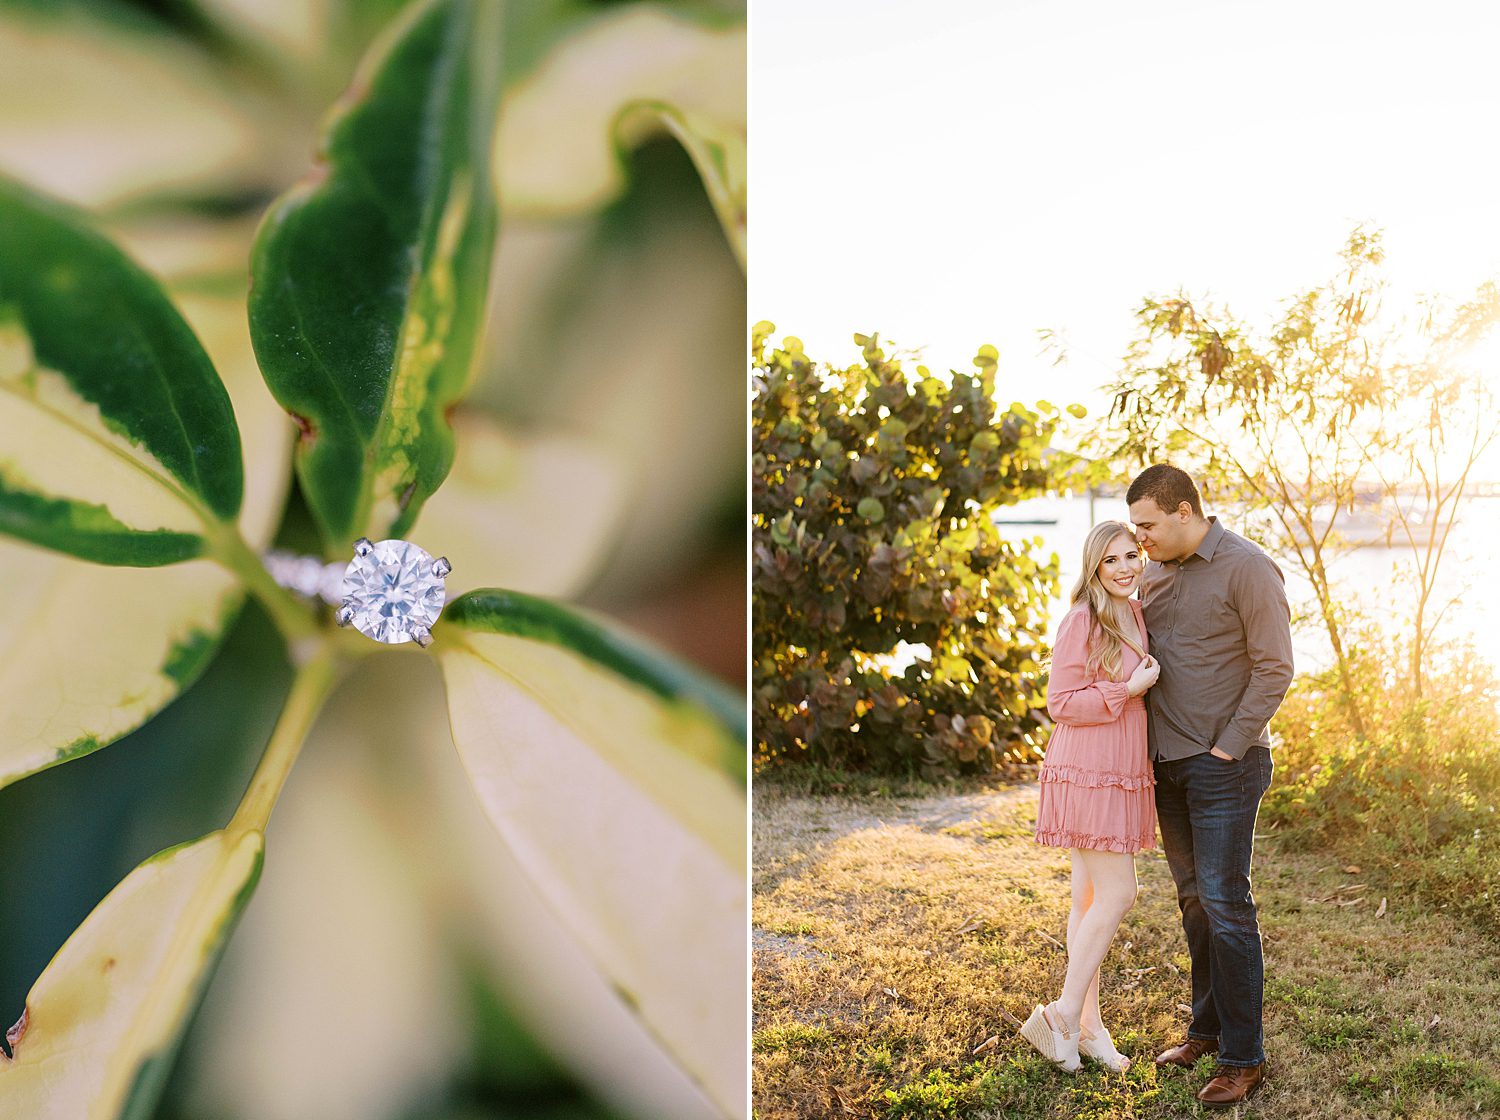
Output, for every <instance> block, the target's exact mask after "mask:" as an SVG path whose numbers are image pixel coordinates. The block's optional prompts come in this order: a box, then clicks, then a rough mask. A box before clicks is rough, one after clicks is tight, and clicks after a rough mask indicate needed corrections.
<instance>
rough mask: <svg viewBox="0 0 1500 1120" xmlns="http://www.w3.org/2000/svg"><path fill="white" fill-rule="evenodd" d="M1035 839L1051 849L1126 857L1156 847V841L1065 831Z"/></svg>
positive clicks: (1044, 834) (1040, 834)
mask: <svg viewBox="0 0 1500 1120" xmlns="http://www.w3.org/2000/svg"><path fill="white" fill-rule="evenodd" d="M1035 839H1036V842H1037V843H1038V844H1042V845H1045V846H1046V847H1049V848H1084V849H1086V850H1088V851H1093V852H1123V853H1125V854H1126V855H1134V854H1135V853H1136V852H1140V851H1144V850H1145V849H1147V848H1154V847H1156V842H1155V841H1154V840H1151V841H1147V842H1145V843H1142V842H1141V841H1139V840H1131V839H1127V838H1125V837H1121V836H1094V835H1091V834H1089V833H1086V832H1066V831H1063V830H1054V831H1050V832H1038V833H1037V834H1036V837H1035Z"/></svg>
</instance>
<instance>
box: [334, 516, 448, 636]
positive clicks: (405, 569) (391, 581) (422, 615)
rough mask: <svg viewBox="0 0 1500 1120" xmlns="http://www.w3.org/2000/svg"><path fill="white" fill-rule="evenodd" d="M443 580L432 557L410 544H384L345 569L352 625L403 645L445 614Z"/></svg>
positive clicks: (345, 594) (346, 600)
mask: <svg viewBox="0 0 1500 1120" xmlns="http://www.w3.org/2000/svg"><path fill="white" fill-rule="evenodd" d="M444 594H445V591H444V588H443V578H442V577H441V576H439V575H438V574H437V573H436V572H435V571H433V559H432V557H431V556H429V555H427V553H425V552H423V551H422V550H421V549H420V548H418V547H417V546H416V545H414V544H408V543H407V542H406V541H394V540H393V541H381V542H380V543H379V544H377V545H375V546H374V547H372V548H371V549H370V551H369V552H367V553H365V555H363V556H356V557H355V558H354V559H353V560H352V561H351V562H350V564H349V566H348V567H347V568H345V569H344V585H343V588H342V599H343V602H344V605H345V606H347V607H349V609H350V612H351V614H352V617H351V618H350V620H349V622H350V625H352V626H353V627H354V628H355V629H356V630H358V631H359V632H360V633H361V634H367V635H368V636H370V637H371V638H374V639H375V640H376V641H377V642H386V643H388V644H390V645H399V644H400V643H401V642H410V641H414V640H416V635H417V633H418V632H419V631H423V630H431V629H432V624H433V623H434V622H436V621H437V617H438V615H439V614H441V613H442V611H443V597H444Z"/></svg>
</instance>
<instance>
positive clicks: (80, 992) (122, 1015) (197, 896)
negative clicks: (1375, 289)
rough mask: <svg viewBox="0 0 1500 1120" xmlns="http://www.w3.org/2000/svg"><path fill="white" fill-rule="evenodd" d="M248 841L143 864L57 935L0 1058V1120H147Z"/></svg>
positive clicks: (235, 911)
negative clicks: (68, 931) (8, 1052)
mask: <svg viewBox="0 0 1500 1120" xmlns="http://www.w3.org/2000/svg"><path fill="white" fill-rule="evenodd" d="M263 848H264V844H263V838H262V836H261V834H260V833H259V832H240V833H228V832H213V833H210V834H209V835H207V836H205V837H203V838H202V839H200V840H196V841H193V842H192V843H190V844H185V845H183V846H181V847H178V848H171V849H168V850H167V851H165V852H162V853H161V854H159V855H156V856H153V857H152V858H151V859H149V860H147V861H146V862H145V863H143V864H141V865H140V866H139V867H137V868H136V869H135V870H134V871H132V872H131V873H130V874H129V875H127V876H126V877H125V879H124V880H123V881H122V882H121V883H120V885H119V886H117V887H116V888H115V889H114V890H113V891H111V892H110V893H109V895H108V896H107V897H106V898H105V899H104V901H103V902H101V903H100V904H99V905H98V906H97V907H96V908H95V909H94V911H93V913H92V914H90V915H89V916H88V918H87V919H85V921H84V923H83V925H81V926H79V927H78V929H77V930H76V931H75V932H74V933H73V936H71V937H70V938H68V940H67V942H66V943H65V944H64V945H63V947H62V948H61V949H60V950H58V953H57V956H56V957H54V958H53V959H52V963H51V964H49V965H48V966H47V968H46V971H44V972H43V973H42V975H41V977H40V978H39V979H38V980H37V982H36V985H35V986H34V987H33V988H32V989H31V992H30V994H29V995H28V996H27V998H26V1011H25V1014H24V1016H23V1017H22V1019H21V1021H20V1022H18V1023H17V1024H16V1025H15V1026H14V1027H13V1028H12V1029H11V1032H10V1034H9V1040H10V1044H11V1049H12V1055H13V1056H12V1057H11V1058H9V1059H6V1058H4V1057H3V1056H0V1116H6V1117H16V1118H17V1120H19V1118H21V1117H25V1118H26V1120H116V1118H117V1117H132V1118H134V1117H137V1116H139V1117H145V1116H150V1115H151V1113H152V1108H153V1105H154V1102H155V1100H156V1098H157V1096H158V1095H159V1093H160V1091H161V1087H162V1085H163V1084H164V1083H165V1080H166V1076H167V1073H168V1071H169V1070H170V1069H171V1065H172V1059H173V1057H174V1055H175V1053H176V1050H177V1045H178V1042H179V1040H180V1039H181V1036H182V1031H183V1028H184V1026H185V1025H186V1023H187V1021H188V1019H189V1017H190V1016H191V1015H192V1013H193V1010H194V1009H195V1008H196V1007H197V1005H198V1001H199V1000H200V999H201V997H202V993H203V989H204V987H205V985H206V984H207V982H208V978H209V976H210V975H211V974H212V971H213V967H214V964H215V963H216V962H217V960H218V957H219V953H220V951H221V950H222V948H223V945H224V941H225V939H226V938H227V937H228V936H229V931H230V929H231V928H232V927H233V925H234V921H235V919H236V918H237V917H238V916H239V914H240V911H241V910H242V909H243V908H244V905H245V903H246V901H247V900H248V899H249V896H250V892H251V891H252V890H253V889H254V886H255V882H256V879H257V877H258V876H259V874H260V868H261V857H262V852H263Z"/></svg>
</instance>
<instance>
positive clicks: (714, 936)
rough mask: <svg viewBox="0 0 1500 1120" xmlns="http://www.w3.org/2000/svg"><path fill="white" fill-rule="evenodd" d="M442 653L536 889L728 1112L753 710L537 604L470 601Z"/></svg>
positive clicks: (493, 598)
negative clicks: (748, 726)
mask: <svg viewBox="0 0 1500 1120" xmlns="http://www.w3.org/2000/svg"><path fill="white" fill-rule="evenodd" d="M439 625H440V633H439V634H438V635H436V645H435V646H434V649H435V650H437V651H438V653H439V660H440V662H441V664H442V668H443V674H444V678H445V680H446V683H447V687H448V706H449V715H450V719H451V722H452V728H453V738H454V742H455V743H456V744H457V746H458V750H459V754H460V756H461V757H462V759H463V761H464V765H465V767H466V769H467V770H468V772H469V775H470V778H471V780H472V781H473V783H474V788H475V790H476V792H477V793H478V795H479V799H480V801H481V803H482V804H483V805H484V807H485V809H486V811H487V812H488V814H489V816H490V818H491V820H492V821H493V822H494V824H495V826H496V828H497V829H498V830H499V832H500V834H501V835H502V837H503V838H504V839H505V841H506V843H507V844H508V846H509V847H510V849H511V850H512V851H513V852H514V853H515V856H516V859H517V861H518V862H519V863H520V865H521V866H522V867H523V868H524V869H525V870H526V872H527V873H528V874H529V875H530V876H531V877H532V879H533V881H534V883H535V885H536V887H537V889H538V891H539V892H540V893H541V894H542V895H543V896H544V897H545V898H546V899H547V901H548V902H549V903H550V904H551V905H552V906H553V907H554V908H555V909H556V910H557V911H558V913H559V914H560V915H561V917H562V919H563V920H564V922H565V923H566V924H567V925H568V926H569V927H570V928H571V929H572V930H573V931H574V933H575V934H576V935H577V937H578V938H579V941H580V942H581V943H582V944H583V945H584V946H585V948H586V949H587V950H588V952H589V953H590V954H591V956H592V957H593V958H594V960H595V961H596V962H597V963H598V966H599V968H600V970H601V971H602V972H603V973H604V974H605V975H606V976H608V977H609V979H610V980H611V981H612V982H613V983H614V984H615V985H616V987H617V989H618V990H619V991H620V993H621V994H622V996H623V998H624V999H625V1000H626V1001H627V1002H628V1003H630V1004H631V1005H632V1006H633V1007H634V1009H635V1011H636V1013H637V1015H638V1016H639V1018H640V1019H641V1021H642V1022H643V1023H644V1024H645V1025H646V1026H647V1027H648V1028H649V1030H650V1031H651V1032H652V1033H653V1034H654V1035H655V1036H656V1037H657V1038H658V1039H659V1040H660V1041H661V1043H662V1045H663V1046H664V1048H665V1049H666V1050H667V1052H668V1053H670V1054H671V1055H672V1056H673V1058H674V1059H675V1060H676V1061H677V1062H678V1064H679V1065H680V1066H681V1067H682V1068H683V1069H684V1070H685V1071H686V1072H687V1073H688V1074H689V1075H690V1076H691V1077H693V1078H694V1079H695V1080H696V1081H697V1082H698V1083H699V1084H700V1085H701V1086H702V1087H703V1089H704V1091H705V1092H706V1093H707V1094H708V1095H709V1097H710V1098H711V1099H712V1100H713V1101H714V1102H715V1103H716V1104H717V1105H718V1107H719V1108H720V1109H721V1110H722V1111H723V1112H724V1113H725V1114H726V1115H733V1114H735V1113H736V1112H737V1111H738V1110H739V1109H740V1108H741V1107H742V1101H743V1095H744V1075H745V1072H744V1052H745V1043H746V1040H745V1020H744V1011H743V992H744V975H743V973H742V972H741V971H740V969H739V968H738V967H736V962H740V961H743V960H744V957H745V952H746V944H745V941H746V913H745V794H744V781H745V753H744V719H743V703H742V701H740V699H739V698H738V697H736V696H735V695H734V694H733V693H731V692H730V691H729V690H728V689H725V688H723V687H722V686H718V685H715V684H713V683H712V682H709V681H707V680H706V679H704V678H703V677H702V676H700V675H699V674H697V673H696V672H694V671H693V670H691V669H689V668H688V667H686V666H683V665H681V664H680V663H677V662H675V661H673V660H672V659H670V658H669V657H667V656H666V655H665V654H662V653H660V652H658V651H655V650H652V649H649V648H648V647H646V646H644V645H643V644H642V643H640V642H639V641H637V640H634V639H630V638H627V637H625V636H623V635H622V634H620V633H619V632H618V631H615V630H613V629H611V628H609V627H606V626H604V625H602V624H600V623H598V622H596V621H594V620H592V619H589V618H586V617H584V616H582V615H580V614H577V613H575V612H572V611H569V610H565V609H564V608H562V607H559V606H557V605H555V604H552V603H549V602H546V601H544V600H539V599H534V598H531V597H529V596H522V595H518V594H515V593H510V592H501V591H476V592H472V593H470V594H469V595H465V596H463V597H461V598H460V599H458V600H456V601H455V602H454V603H453V604H451V605H450V606H449V607H448V609H447V611H446V612H445V613H444V616H443V619H442V621H441V622H440V624H439Z"/></svg>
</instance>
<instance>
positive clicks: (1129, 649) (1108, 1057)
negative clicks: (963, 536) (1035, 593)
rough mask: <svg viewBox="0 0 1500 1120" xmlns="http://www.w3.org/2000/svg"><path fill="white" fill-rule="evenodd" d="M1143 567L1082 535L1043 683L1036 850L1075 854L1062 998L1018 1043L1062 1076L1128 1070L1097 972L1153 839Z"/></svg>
mask: <svg viewBox="0 0 1500 1120" xmlns="http://www.w3.org/2000/svg"><path fill="white" fill-rule="evenodd" d="M1143 566H1144V565H1143V562H1142V558H1141V551H1140V546H1139V545H1137V544H1136V540H1135V537H1134V536H1133V535H1132V534H1131V532H1130V529H1129V527H1128V526H1126V525H1123V524H1121V523H1120V522H1118V521H1106V522H1103V523H1101V524H1099V525H1096V526H1095V527H1094V528H1093V529H1092V530H1091V531H1090V532H1089V535H1088V538H1087V539H1086V540H1085V541H1084V543H1083V574H1082V575H1081V576H1080V577H1079V579H1078V583H1077V585H1076V586H1075V587H1074V588H1073V606H1072V609H1070V610H1069V611H1068V613H1067V614H1066V615H1065V616H1064V617H1063V620H1062V623H1061V624H1060V625H1059V626H1058V630H1057V642H1056V645H1055V646H1054V649H1053V653H1052V672H1051V677H1050V680H1049V683H1048V685H1047V711H1048V713H1049V714H1050V715H1051V716H1052V719H1053V720H1054V722H1055V723H1056V724H1057V727H1056V728H1055V729H1054V730H1053V732H1052V739H1051V742H1050V743H1048V745H1047V756H1046V759H1045V760H1044V761H1043V762H1042V769H1041V774H1040V781H1041V805H1040V808H1039V809H1038V812H1037V827H1036V842H1037V843H1038V844H1045V845H1050V846H1052V847H1059V848H1068V849H1071V852H1072V863H1073V908H1072V910H1071V911H1070V912H1069V914H1068V973H1067V978H1066V980H1065V981H1064V983H1063V990H1062V994H1061V995H1059V996H1058V997H1057V1000H1056V1001H1055V1002H1054V1003H1051V1004H1048V1005H1047V1006H1046V1007H1043V1006H1042V1005H1041V1004H1038V1005H1037V1007H1036V1010H1034V1011H1033V1012H1032V1013H1031V1018H1029V1019H1028V1020H1027V1021H1026V1024H1025V1026H1023V1027H1022V1028H1021V1034H1022V1035H1023V1036H1024V1037H1025V1038H1026V1040H1027V1041H1028V1042H1030V1043H1031V1044H1032V1045H1033V1046H1035V1047H1036V1048H1037V1049H1038V1050H1040V1051H1041V1052H1042V1053H1043V1054H1045V1055H1046V1056H1047V1057H1048V1058H1050V1059H1051V1060H1052V1061H1054V1062H1056V1063H1057V1064H1058V1065H1059V1066H1060V1067H1061V1068H1062V1069H1064V1070H1066V1071H1067V1072H1069V1073H1073V1072H1075V1071H1076V1070H1077V1069H1078V1068H1079V1064H1080V1063H1079V1054H1080V1053H1082V1054H1083V1055H1085V1056H1087V1057H1091V1058H1094V1059H1095V1060H1097V1061H1100V1062H1102V1063H1104V1065H1106V1066H1108V1067H1109V1068H1110V1069H1113V1070H1116V1071H1124V1070H1125V1069H1126V1068H1127V1067H1128V1066H1129V1064H1130V1061H1129V1059H1128V1058H1126V1057H1125V1056H1124V1055H1123V1054H1121V1053H1120V1052H1119V1051H1118V1050H1116V1049H1115V1044H1114V1041H1113V1040H1112V1039H1111V1038H1110V1036H1109V1031H1107V1030H1106V1029H1105V1028H1104V1023H1103V1021H1102V1020H1101V1019H1100V1017H1099V965H1100V964H1101V962H1102V961H1103V960H1104V954H1105V953H1106V952H1107V951H1108V949H1109V946H1110V942H1112V941H1113V940H1114V936H1115V931H1116V930H1118V929H1119V927H1120V921H1121V919H1122V918H1124V917H1125V913H1126V911H1128V910H1129V909H1130V907H1131V906H1132V905H1133V904H1134V903H1135V893H1136V882H1135V853H1136V852H1138V851H1140V850H1141V849H1142V848H1149V847H1153V846H1154V844H1155V835H1156V807H1155V804H1154V802H1153V792H1152V786H1153V784H1154V782H1153V779H1152V777H1151V762H1150V759H1149V758H1148V757H1147V753H1146V705H1145V702H1144V701H1143V700H1142V699H1141V696H1142V695H1143V694H1144V693H1145V691H1146V690H1147V689H1148V688H1150V687H1151V686H1152V685H1153V684H1155V683H1156V678H1157V676H1158V674H1159V673H1160V669H1159V667H1158V666H1157V663H1156V661H1155V660H1154V659H1153V658H1151V657H1150V656H1149V654H1148V653H1147V652H1146V651H1147V645H1146V625H1145V622H1144V621H1143V619H1142V616H1141V605H1140V603H1139V602H1137V601H1136V600H1135V599H1132V598H1131V595H1132V594H1134V592H1135V589H1136V585H1137V583H1138V582H1139V580H1140V575H1141V569H1142V567H1143Z"/></svg>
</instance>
